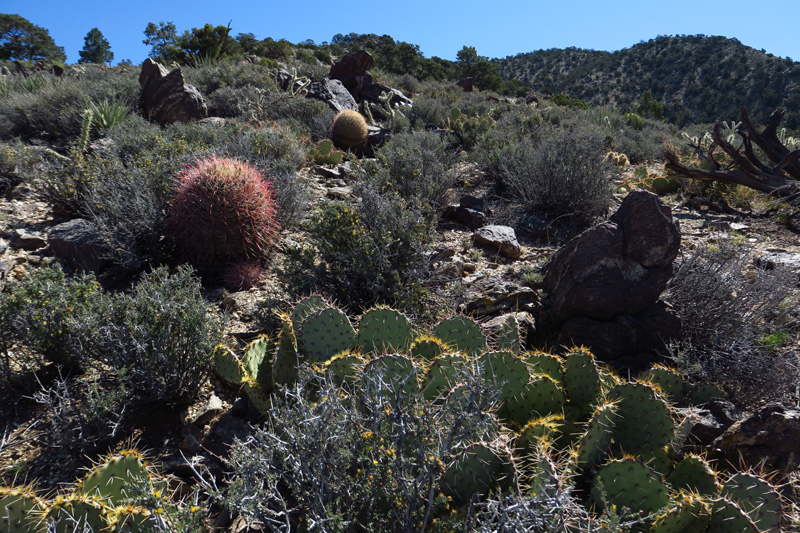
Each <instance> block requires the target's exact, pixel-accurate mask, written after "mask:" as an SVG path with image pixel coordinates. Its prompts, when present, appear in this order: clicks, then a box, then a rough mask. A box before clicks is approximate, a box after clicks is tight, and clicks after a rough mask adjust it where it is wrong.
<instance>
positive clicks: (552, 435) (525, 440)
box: [514, 414, 564, 457]
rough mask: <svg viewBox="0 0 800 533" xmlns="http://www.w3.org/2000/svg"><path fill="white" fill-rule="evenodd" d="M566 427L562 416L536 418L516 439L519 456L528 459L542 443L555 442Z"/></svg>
mask: <svg viewBox="0 0 800 533" xmlns="http://www.w3.org/2000/svg"><path fill="white" fill-rule="evenodd" d="M563 425H564V417H563V416H562V415H560V414H557V415H549V416H545V417H542V418H534V419H533V420H531V421H530V422H528V423H527V424H525V425H524V426H523V427H522V429H520V430H519V432H518V433H517V436H516V437H515V438H514V449H515V450H518V451H519V454H518V456H520V457H526V456H528V455H530V454H531V453H533V452H534V451H536V450H537V447H538V446H540V445H541V444H542V442H545V441H546V442H555V441H556V440H558V437H559V432H560V431H561V429H562V426H563Z"/></svg>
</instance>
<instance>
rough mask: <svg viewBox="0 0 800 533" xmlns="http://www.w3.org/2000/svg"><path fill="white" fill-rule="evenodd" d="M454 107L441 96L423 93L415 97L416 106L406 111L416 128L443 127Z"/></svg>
mask: <svg viewBox="0 0 800 533" xmlns="http://www.w3.org/2000/svg"><path fill="white" fill-rule="evenodd" d="M452 108H453V105H452V104H449V103H447V102H446V101H443V100H442V99H440V98H431V97H430V96H427V95H425V94H421V95H419V96H417V97H416V98H415V99H414V106H413V107H412V108H411V109H409V110H408V111H406V116H407V117H408V119H409V121H410V122H411V124H412V125H413V126H414V127H415V128H416V129H424V128H426V127H437V128H441V127H444V126H445V124H447V118H448V117H449V116H450V110H451V109H452Z"/></svg>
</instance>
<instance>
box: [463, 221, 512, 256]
mask: <svg viewBox="0 0 800 533" xmlns="http://www.w3.org/2000/svg"><path fill="white" fill-rule="evenodd" d="M472 239H473V241H475V244H483V245H486V246H490V247H492V248H495V249H497V250H498V251H499V252H500V254H501V255H504V256H505V257H508V258H510V259H518V258H519V257H520V256H521V255H522V247H521V246H520V245H519V242H517V235H516V233H514V229H513V228H510V227H508V226H497V225H490V226H484V227H482V228H480V229H479V230H478V231H476V232H475V233H473V234H472Z"/></svg>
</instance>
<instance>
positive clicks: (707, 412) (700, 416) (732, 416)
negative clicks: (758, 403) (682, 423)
mask: <svg viewBox="0 0 800 533" xmlns="http://www.w3.org/2000/svg"><path fill="white" fill-rule="evenodd" d="M679 412H681V414H688V413H691V415H692V416H693V417H694V418H695V419H696V422H695V424H694V426H693V427H692V431H691V432H690V433H689V442H690V443H692V444H694V445H698V446H709V445H711V443H712V442H714V440H715V439H716V438H717V437H719V436H720V435H722V434H723V433H725V431H726V430H727V429H728V428H729V427H731V426H732V425H733V424H735V423H736V422H737V421H738V420H740V419H741V418H742V413H741V412H740V411H739V410H738V409H737V408H736V406H735V405H733V404H732V403H731V402H729V401H727V400H723V399H721V398H716V399H714V400H711V401H710V402H707V403H704V404H701V405H698V406H696V407H693V408H690V409H682V410H681V411H679Z"/></svg>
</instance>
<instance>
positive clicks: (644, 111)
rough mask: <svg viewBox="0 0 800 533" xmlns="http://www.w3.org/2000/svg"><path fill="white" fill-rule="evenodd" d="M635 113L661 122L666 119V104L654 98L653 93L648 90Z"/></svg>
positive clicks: (640, 99) (635, 108)
mask: <svg viewBox="0 0 800 533" xmlns="http://www.w3.org/2000/svg"><path fill="white" fill-rule="evenodd" d="M633 111H634V112H635V113H637V114H638V115H640V116H642V117H644V118H652V119H655V120H661V119H663V118H664V104H662V103H661V102H659V101H658V100H656V99H655V98H653V93H652V91H650V89H647V90H646V91H645V92H644V94H642V97H641V98H639V102H638V103H637V104H636V106H635V107H634V108H633Z"/></svg>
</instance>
